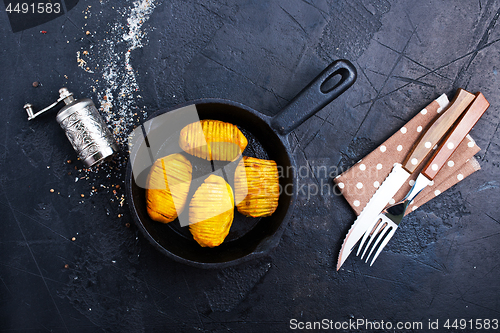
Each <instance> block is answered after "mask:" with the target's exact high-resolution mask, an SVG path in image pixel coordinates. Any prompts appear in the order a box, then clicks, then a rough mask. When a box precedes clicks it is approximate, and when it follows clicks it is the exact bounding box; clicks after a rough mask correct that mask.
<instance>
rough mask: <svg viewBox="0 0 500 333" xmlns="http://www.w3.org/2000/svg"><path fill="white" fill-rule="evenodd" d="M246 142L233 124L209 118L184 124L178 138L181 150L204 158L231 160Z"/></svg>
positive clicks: (242, 149)
mask: <svg viewBox="0 0 500 333" xmlns="http://www.w3.org/2000/svg"><path fill="white" fill-rule="evenodd" d="M247 144H248V141H247V139H246V138H245V136H244V135H243V133H241V131H240V130H239V129H238V127H236V126H235V125H233V124H230V123H226V122H223V121H220V120H209V119H205V120H200V121H197V122H194V123H191V124H189V125H187V126H185V127H184V128H183V129H182V130H181V134H180V138H179V146H180V147H181V148H182V150H184V151H185V152H187V153H189V154H191V155H194V156H197V157H200V158H203V159H206V160H219V161H233V160H235V159H236V158H238V157H239V156H240V155H241V154H242V152H243V151H244V150H245V148H246V146H247Z"/></svg>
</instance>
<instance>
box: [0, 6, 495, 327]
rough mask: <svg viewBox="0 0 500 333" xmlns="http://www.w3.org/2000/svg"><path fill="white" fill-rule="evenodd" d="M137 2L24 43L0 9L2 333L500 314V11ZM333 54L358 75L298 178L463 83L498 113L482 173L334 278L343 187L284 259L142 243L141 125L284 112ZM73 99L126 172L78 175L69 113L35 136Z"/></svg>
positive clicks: (315, 125) (360, 151) (307, 143)
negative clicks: (102, 131)
mask: <svg viewBox="0 0 500 333" xmlns="http://www.w3.org/2000/svg"><path fill="white" fill-rule="evenodd" d="M66 2H67V3H66V6H68V5H69V6H72V5H74V4H75V3H76V2H75V1H73V2H71V3H70V2H68V1H66ZM142 2H144V3H146V4H147V6H146V7H145V8H146V9H144V8H142V9H141V7H138V4H139V2H137V3H136V4H135V5H134V3H133V2H132V1H111V0H109V1H108V0H101V1H97V0H90V1H85V2H83V1H80V2H78V3H77V4H76V6H75V7H74V8H73V9H72V10H70V11H68V12H67V13H66V14H65V15H63V16H61V17H59V18H56V19H54V20H52V21H49V22H47V23H44V24H42V25H40V26H37V27H34V28H30V29H26V30H24V31H20V32H16V33H13V32H12V30H11V27H10V24H9V20H8V16H7V14H6V13H5V12H4V11H3V8H2V12H1V13H0V38H1V43H0V68H1V72H0V73H1V78H2V80H1V83H0V84H1V89H0V91H1V93H0V109H1V114H2V120H3V121H2V122H1V123H0V137H1V139H0V215H1V216H2V218H1V224H2V232H0V253H1V255H0V280H1V283H0V300H1V302H0V331H2V332H13V331H15V332H45V331H49V332H98V331H110V332H151V331H162V332H165V331H169V332H170V331H171V332H180V331H182V332H198V331H202V332H205V331H210V332H212V331H214V332H219V331H236V332H270V331H276V332H281V331H285V330H288V329H289V328H290V324H289V323H290V320H291V319H292V318H295V319H297V320H299V321H318V320H322V319H323V318H327V319H330V320H333V321H334V322H343V321H348V320H349V319H354V320H355V319H363V318H364V319H367V320H377V321H380V320H384V321H386V322H387V321H391V322H393V323H394V325H395V323H396V322H397V321H412V322H413V321H422V322H423V324H424V328H426V327H427V324H428V321H429V319H432V320H435V319H439V320H440V322H439V323H440V327H441V330H440V331H445V329H443V326H442V324H444V322H445V320H446V319H447V318H450V319H455V318H458V319H460V318H464V319H467V320H469V319H477V318H483V319H484V318H490V319H493V318H499V317H500V297H499V296H500V286H499V284H498V281H499V278H500V265H499V262H500V254H499V253H500V251H498V249H499V245H498V244H500V221H499V216H500V211H499V208H498V207H499V206H498V202H499V199H500V183H499V175H500V137H499V131H498V128H499V124H500V119H499V111H498V110H499V109H498V105H499V102H500V85H499V84H498V80H499V79H498V70H499V68H500V58H499V57H498V54H499V47H500V44H499V43H498V42H499V40H500V26H499V23H498V22H497V20H498V17H499V15H500V1H494V0H490V1H484V0H483V1H460V2H459V1H453V0H446V1H442V0H440V1H437V0H431V1H425V2H422V1H386V0H355V1H347V0H339V1H333V0H291V1H285V0H282V1H280V0H271V1H250V0H248V1H235V0H225V1H203V0H199V1H185V0H183V1H181V0H171V1H156V2H152V1H151V2H149V1H145V0H144V1H142ZM147 8H149V9H147ZM122 28H123V29H122ZM42 30H43V31H45V32H46V33H41V31H42ZM127 34H128V35H130V36H131V37H133V38H131V39H128V37H127V36H126V35H127ZM338 58H347V59H349V60H351V61H352V62H353V63H354V64H355V65H356V67H357V69H358V74H359V75H358V81H357V82H356V83H355V85H354V86H353V87H352V88H351V89H350V90H349V91H348V92H347V93H345V94H344V95H342V96H341V97H340V98H338V99H337V100H336V101H334V102H333V103H331V104H330V105H328V106H326V107H325V108H324V109H323V110H321V111H320V112H319V113H318V114H317V115H315V116H314V117H312V118H310V119H309V120H308V121H306V122H305V123H304V124H303V125H302V126H301V127H300V128H298V129H297V130H295V131H294V132H293V133H292V135H291V136H290V140H291V145H292V147H293V153H294V155H295V157H296V160H297V163H298V166H307V165H309V166H321V165H327V166H329V167H333V168H337V167H343V168H347V167H349V166H350V165H352V164H353V163H354V162H356V161H357V160H358V159H360V158H362V157H363V156H364V155H365V154H366V153H367V152H369V151H370V149H372V148H373V147H375V146H376V145H378V144H380V143H381V142H382V141H383V140H384V139H385V138H387V137H388V136H390V135H391V134H392V133H393V132H394V131H395V130H397V129H398V128H399V127H400V126H401V125H402V124H403V123H404V122H405V121H407V120H409V119H410V118H411V117H412V116H413V115H414V114H415V113H416V112H417V111H418V110H420V109H421V108H422V107H423V106H425V105H426V104H427V103H429V101H431V100H432V99H434V98H436V97H437V96H439V95H440V94H441V93H447V94H448V96H449V97H452V96H453V94H454V92H455V89H456V88H459V87H462V88H465V89H468V90H470V91H472V92H476V91H481V92H483V93H484V95H485V96H486V98H487V99H488V100H489V102H490V103H491V107H490V109H489V110H488V111H487V112H486V114H485V115H484V116H483V118H482V119H481V120H480V121H479V123H478V124H477V125H476V126H475V128H474V129H473V131H472V133H471V135H472V136H473V137H474V139H475V140H476V141H477V143H478V145H479V146H480V147H481V148H482V150H481V152H480V153H479V154H478V159H479V161H480V164H481V167H482V170H480V171H479V172H476V173H475V174H473V175H472V176H470V177H468V178H466V179H465V180H464V181H462V182H461V183H459V184H457V185H456V186H455V187H453V188H452V189H450V190H448V191H447V192H445V193H443V194H442V195H440V196H439V197H437V198H435V199H434V200H432V201H431V202H429V203H428V204H426V205H424V206H422V207H421V208H419V209H418V210H417V211H416V212H415V213H412V214H411V215H409V216H408V219H407V220H406V222H405V223H404V224H403V225H402V226H401V228H400V229H399V230H398V232H397V233H396V235H395V236H394V238H393V240H392V241H391V243H390V244H389V245H388V247H387V250H386V251H384V253H383V254H382V255H381V256H380V258H379V259H378V260H377V262H376V264H375V265H374V266H373V267H369V266H368V265H365V264H364V263H362V262H361V261H360V260H358V259H356V258H354V257H353V258H349V259H348V260H347V262H346V263H345V265H344V266H343V268H342V269H341V270H340V271H339V272H337V271H336V270H335V263H336V259H337V255H338V251H339V249H340V245H341V243H342V240H343V238H344V236H345V233H346V232H347V230H348V228H349V226H350V225H351V224H352V222H353V220H354V214H353V213H352V211H351V209H350V207H349V206H348V204H347V203H346V202H345V201H344V199H343V198H342V197H339V196H335V195H333V194H332V193H331V192H330V191H329V192H328V193H326V189H329V190H331V186H330V187H328V186H327V187H325V191H324V192H323V193H320V194H319V195H315V196H309V195H307V193H299V196H298V200H297V203H296V207H295V213H294V216H293V218H292V219H291V221H290V224H289V226H288V227H287V229H286V230H285V233H284V235H283V237H282V240H281V243H280V244H279V246H278V247H277V248H276V249H275V250H274V251H273V252H272V253H271V254H270V255H269V256H268V257H265V258H263V259H261V260H257V261H252V262H248V263H246V264H242V265H239V266H235V267H229V268H225V269H221V270H200V269H195V268H192V267H189V266H185V265H182V264H179V263H176V262H173V261H171V260H169V259H167V258H166V257H164V256H162V255H161V254H160V253H159V252H157V251H156V250H155V249H154V248H153V246H151V245H150V244H149V243H148V242H147V241H146V240H145V239H144V238H143V237H142V235H141V234H139V232H138V230H137V229H136V227H135V226H134V224H133V221H132V219H131V216H130V214H129V211H128V208H127V203H126V202H123V200H122V199H123V195H124V186H123V183H124V177H125V165H126V160H127V154H126V153H125V144H126V137H127V134H128V133H129V132H130V131H131V130H132V129H133V128H134V127H135V126H136V124H137V123H138V122H139V121H140V120H141V119H144V118H145V117H147V115H148V114H151V113H153V112H154V111H156V110H157V109H159V108H163V107H171V106H174V105H176V104H178V103H181V102H184V101H187V100H193V99H197V98H202V97H218V98H226V99H230V100H233V101H236V102H241V103H243V104H246V105H248V106H250V107H252V108H254V109H256V110H260V111H261V112H263V113H264V114H267V115H273V114H275V113H276V112H278V111H279V110H280V109H281V108H282V107H283V106H284V105H286V103H287V101H288V100H290V99H291V98H292V97H293V96H294V95H295V94H297V93H298V92H299V91H300V90H301V88H302V87H304V86H305V85H306V84H307V83H308V82H309V81H310V80H311V79H312V78H314V77H315V76H316V75H317V74H318V73H319V72H320V71H321V70H322V69H323V68H325V67H326V66H327V65H328V64H329V63H330V62H331V61H332V60H334V59H338ZM35 81H37V82H39V85H38V87H36V88H35V87H34V86H33V82H35ZM62 86H67V87H68V88H69V89H70V91H72V92H74V93H75V96H76V97H77V98H83V97H89V98H92V99H93V100H94V102H95V103H96V105H97V106H98V108H100V107H101V108H102V109H101V112H102V114H103V116H104V117H105V118H106V120H107V122H108V124H109V125H110V127H112V128H114V129H116V132H115V135H116V137H117V139H118V141H119V143H120V144H121V147H122V149H123V152H122V153H121V154H120V156H119V157H117V158H116V159H115V160H114V162H113V163H110V164H109V165H105V166H102V167H100V168H99V169H92V170H85V169H83V166H82V164H81V162H80V161H77V160H76V157H75V153H74V151H73V149H72V148H71V146H70V144H69V143H68V141H67V139H66V138H65V136H64V133H63V132H62V131H61V129H60V128H59V126H58V125H57V123H56V121H55V119H54V116H55V113H52V114H51V115H46V116H43V117H40V118H37V119H36V120H33V121H30V122H28V120H27V115H26V113H25V112H24V110H23V105H24V103H26V102H31V103H33V104H35V107H36V108H37V109H40V108H41V107H45V106H47V105H49V104H50V103H51V102H52V101H53V100H55V98H56V97H57V91H58V89H59V88H60V87H62ZM105 97H106V99H105ZM110 105H111V106H112V107H111V108H110ZM68 160H70V163H68ZM313 170H314V168H313ZM325 182H327V183H328V182H329V176H327V175H325V174H311V173H308V174H307V175H305V176H304V177H300V179H299V184H300V185H304V186H305V188H306V189H307V187H308V185H311V186H312V185H314V184H316V185H320V184H323V183H325ZM328 184H330V183H328ZM51 189H53V190H54V191H53V192H51ZM94 189H96V191H94ZM129 224H130V225H129ZM73 237H74V240H72V239H73ZM65 265H67V266H66V267H67V268H65ZM499 319H500V318H499ZM360 331H363V329H361V330H360ZM365 331H366V330H365ZM387 331H391V332H392V331H394V330H387ZM466 331H473V330H470V329H467V330H463V332H466Z"/></svg>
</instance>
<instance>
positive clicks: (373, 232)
mask: <svg viewBox="0 0 500 333" xmlns="http://www.w3.org/2000/svg"><path fill="white" fill-rule="evenodd" d="M384 224H387V223H386V222H384V221H383V220H382V219H381V218H379V219H378V222H377V224H376V225H375V227H373V229H372V230H371V231H370V240H369V241H368V244H366V246H365V249H364V251H363V254H362V255H361V259H363V258H364V256H365V254H366V251H367V250H368V249H369V248H370V244H371V243H372V242H373V240H374V239H375V237H376V236H377V235H378V234H379V232H380V231H381V230H382V229H383V228H384ZM359 246H363V244H359Z"/></svg>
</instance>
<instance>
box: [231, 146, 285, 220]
mask: <svg viewBox="0 0 500 333" xmlns="http://www.w3.org/2000/svg"><path fill="white" fill-rule="evenodd" d="M279 191H280V190H279V176H278V167H277V165H276V162H275V161H273V160H262V159H258V158H254V157H248V156H243V158H242V160H241V161H240V163H239V164H238V166H237V167H236V171H235V174H234V192H235V200H236V207H237V208H238V211H239V212H240V213H241V214H243V215H246V216H252V217H259V216H269V215H271V214H272V213H274V211H275V210H276V208H277V207H278V199H279Z"/></svg>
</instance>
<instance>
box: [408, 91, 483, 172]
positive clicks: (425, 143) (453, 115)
mask: <svg viewBox="0 0 500 333" xmlns="http://www.w3.org/2000/svg"><path fill="white" fill-rule="evenodd" d="M474 97H475V96H474V94H471V93H470V92H468V91H466V90H464V89H458V91H457V93H456V95H455V97H454V98H453V100H452V101H451V103H450V105H449V106H448V108H447V109H446V110H445V111H443V113H442V114H441V116H439V118H438V119H437V120H436V121H434V123H432V125H431V126H430V127H429V128H428V129H427V130H426V131H425V132H424V133H423V134H422V135H421V136H420V140H419V141H418V143H417V144H416V145H414V146H413V149H412V150H411V152H410V153H409V154H408V156H406V159H405V160H404V161H403V167H404V168H405V169H406V170H407V171H408V172H409V173H413V172H414V171H415V169H416V168H417V167H418V166H419V165H420V163H422V161H423V160H424V159H425V158H426V157H427V156H428V155H429V153H430V152H431V151H432V149H433V148H434V146H435V145H436V144H438V142H439V141H441V138H442V137H443V136H444V135H445V134H446V133H447V132H448V130H449V129H450V128H451V126H452V125H453V123H455V121H456V120H457V119H458V117H460V115H461V114H462V113H463V111H464V110H465V109H466V108H467V106H468V105H469V104H470V102H472V101H473V100H474Z"/></svg>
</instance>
